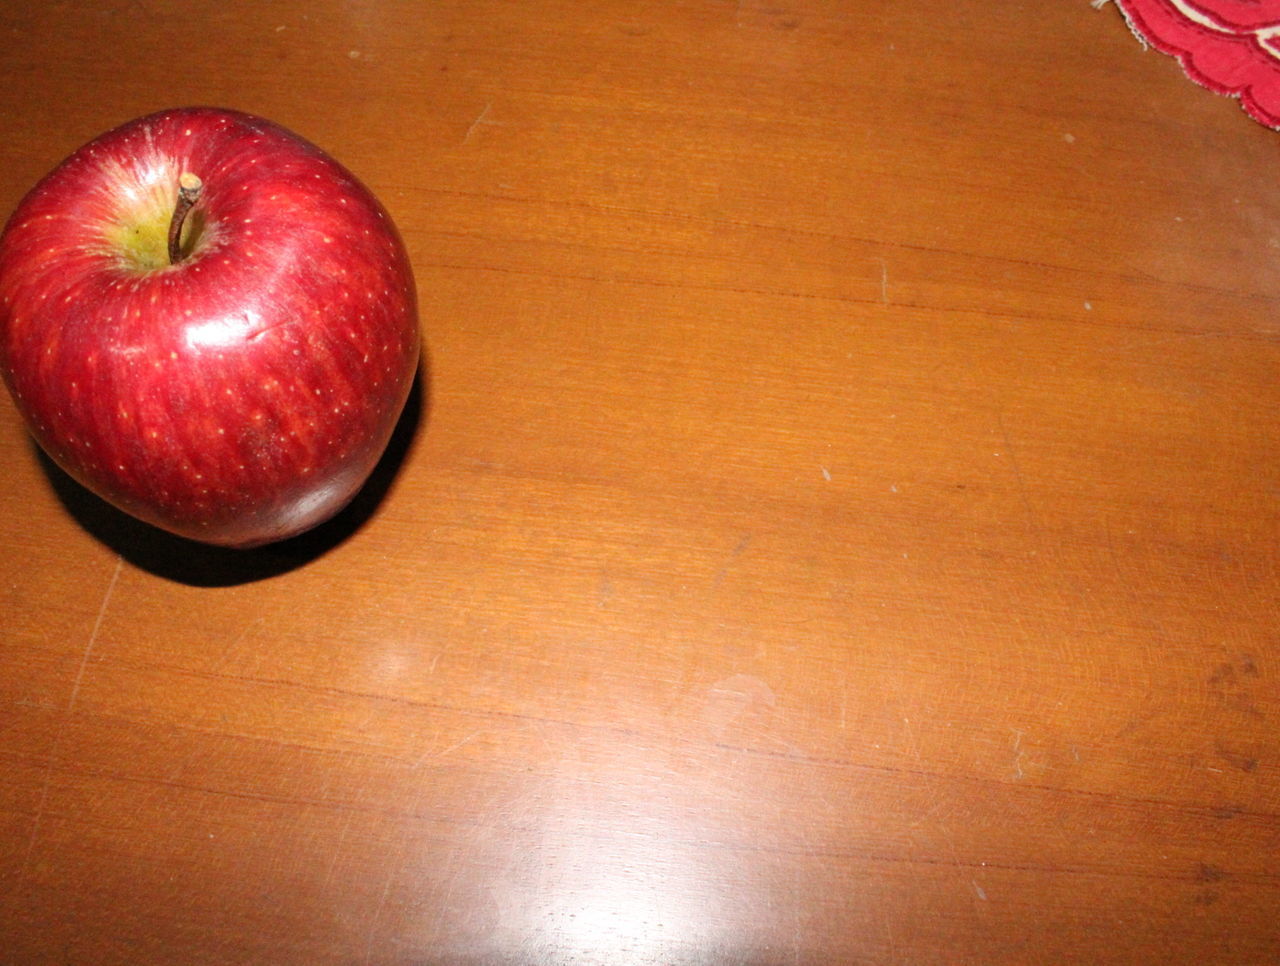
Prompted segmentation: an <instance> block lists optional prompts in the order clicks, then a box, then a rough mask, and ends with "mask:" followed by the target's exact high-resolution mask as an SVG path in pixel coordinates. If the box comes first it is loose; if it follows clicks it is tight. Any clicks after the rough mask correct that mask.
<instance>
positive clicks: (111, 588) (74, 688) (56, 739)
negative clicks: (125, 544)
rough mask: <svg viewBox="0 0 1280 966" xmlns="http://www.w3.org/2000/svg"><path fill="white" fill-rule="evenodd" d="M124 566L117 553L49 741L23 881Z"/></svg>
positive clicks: (23, 861) (23, 871)
mask: <svg viewBox="0 0 1280 966" xmlns="http://www.w3.org/2000/svg"><path fill="white" fill-rule="evenodd" d="M123 569H124V557H116V568H115V570H113V571H112V572H111V579H110V580H109V581H108V582H107V589H106V592H105V593H104V594H103V595H102V603H101V604H99V605H98V614H97V616H96V617H95V618H94V620H93V629H92V630H91V631H89V642H88V643H87V644H86V645H85V648H84V655H83V656H82V657H81V658H80V667H79V668H78V669H77V670H76V676H75V680H74V681H73V682H72V683H71V694H70V695H69V696H68V698H67V707H66V711H65V712H64V713H63V715H62V718H61V720H60V721H59V722H58V727H57V730H56V731H55V732H54V735H53V740H52V741H51V742H50V743H49V761H48V762H47V763H46V765H45V769H44V782H43V784H42V785H41V787H40V800H39V801H38V802H37V803H36V814H35V817H34V818H33V819H32V821H31V835H30V836H29V837H28V839H27V848H26V851H25V852H24V853H23V855H22V874H21V881H24V882H25V881H26V876H27V870H28V868H29V867H30V863H31V855H32V853H33V852H34V851H35V848H36V840H37V839H38V838H39V837H40V825H41V823H42V822H43V821H44V809H45V805H46V803H47V802H48V801H49V786H50V785H51V784H52V783H53V762H54V760H55V759H56V758H57V756H58V745H59V744H60V742H61V739H62V731H63V729H64V728H65V727H66V721H67V715H69V714H70V713H71V712H72V711H73V710H74V709H75V706H76V698H77V697H78V696H79V694H80V682H81V681H82V680H83V679H84V673H85V669H86V668H88V666H89V657H90V656H91V655H92V654H93V647H94V645H95V644H96V643H97V641H98V632H99V631H100V630H101V629H102V619H103V618H104V617H105V616H106V613H107V606H108V605H109V604H110V603H111V595H112V594H113V593H115V589H116V583H117V582H118V581H119V580H120V571H121V570H123Z"/></svg>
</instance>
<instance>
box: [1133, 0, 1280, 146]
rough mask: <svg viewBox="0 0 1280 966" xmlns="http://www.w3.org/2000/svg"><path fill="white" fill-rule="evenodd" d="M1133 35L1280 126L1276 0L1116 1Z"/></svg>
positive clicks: (1266, 121)
mask: <svg viewBox="0 0 1280 966" xmlns="http://www.w3.org/2000/svg"><path fill="white" fill-rule="evenodd" d="M1116 4H1117V5H1118V6H1119V7H1120V9H1121V10H1122V11H1124V15H1125V19H1126V20H1128V21H1129V26H1130V27H1131V28H1132V29H1133V31H1134V33H1135V34H1137V35H1138V37H1139V38H1140V39H1142V40H1144V41H1145V42H1147V43H1149V44H1151V46H1153V47H1155V48H1156V49H1157V50H1161V51H1163V52H1164V53H1166V54H1171V55H1173V56H1174V57H1177V58H1178V60H1179V61H1181V62H1182V68H1183V70H1185V71H1186V73H1187V76H1189V77H1191V78H1192V79H1193V80H1195V81H1196V82H1197V83H1199V84H1202V85H1203V86H1205V87H1207V88H1209V90H1211V91H1217V92H1218V93H1219V94H1227V95H1230V96H1232V97H1238V98H1240V103H1241V104H1243V105H1244V109H1245V110H1246V111H1248V112H1249V114H1250V115H1251V116H1252V117H1253V118H1255V119H1256V120H1258V121H1260V122H1261V123H1263V124H1265V125H1267V127H1270V128H1274V129H1276V130H1280V0H1116Z"/></svg>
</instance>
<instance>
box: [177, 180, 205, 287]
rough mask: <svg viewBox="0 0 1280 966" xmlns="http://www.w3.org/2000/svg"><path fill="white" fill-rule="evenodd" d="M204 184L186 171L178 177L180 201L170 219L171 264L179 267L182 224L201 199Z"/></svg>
mask: <svg viewBox="0 0 1280 966" xmlns="http://www.w3.org/2000/svg"><path fill="white" fill-rule="evenodd" d="M203 189H204V182H203V181H201V180H200V179H199V178H198V177H196V176H195V175H194V174H192V173H191V172H190V171H184V172H183V173H182V174H181V175H180V176H179V177H178V201H177V203H176V204H175V205H174V206H173V217H172V218H171V219H169V264H170V265H177V264H178V262H180V261H182V223H183V222H184V221H186V220H187V212H189V211H190V210H191V206H192V205H194V204H195V203H196V202H197V201H198V200H199V198H200V192H201V191H202V190H203Z"/></svg>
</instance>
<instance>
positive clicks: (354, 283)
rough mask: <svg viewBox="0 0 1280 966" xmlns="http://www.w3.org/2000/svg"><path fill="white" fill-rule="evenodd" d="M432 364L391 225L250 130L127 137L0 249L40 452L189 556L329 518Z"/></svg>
mask: <svg viewBox="0 0 1280 966" xmlns="http://www.w3.org/2000/svg"><path fill="white" fill-rule="evenodd" d="M180 182H181V185H182V190H181V191H180ZM188 209H189V211H188ZM171 229H172V230H173V231H172V234H173V235H174V238H173V239H172V242H173V244H170V238H169V236H170V234H171ZM418 352H419V341H418V329H417V317H416V303H415V294H414V284H413V273H412V270H411V269H410V266H409V261H408V258H407V257H406V255H405V251H404V246H403V244H402V243H401V241H400V237H399V235H398V234H397V232H396V230H395V227H394V226H393V225H392V223H391V219H390V217H388V215H387V213H386V211H385V210H384V209H383V208H382V206H381V205H380V204H379V203H378V201H377V200H376V199H375V198H374V197H373V195H372V194H371V193H370V192H369V190H368V189H367V188H365V187H364V186H363V185H362V184H361V183H360V182H359V181H358V180H356V178H355V177H354V176H353V175H352V174H351V173H350V172H348V171H347V170H346V169H345V168H343V167H342V166H341V165H340V164H338V163H337V162H336V161H334V160H333V159H332V158H330V157H328V156H327V155H326V154H325V153H324V152H322V151H321V150H320V149H319V148H317V147H315V146H314V145H312V144H310V143H308V142H307V141H304V140H303V139H302V138H300V137H298V136H297V135H295V134H292V133H290V132H289V131H286V130H285V129H283V128H281V127H279V126H277V125H275V124H272V123H271V122H269V121H265V120H262V119H261V118H257V117H253V116H250V115H248V114H241V113H238V112H235V111H226V110H214V109H211V108H185V109H178V110H170V111H163V112H161V113H158V114H152V115H150V116H148V117H143V118H139V119H137V120H134V121H131V122H129V123H127V124H125V125H123V126H121V127H119V128H116V129H115V130H113V131H110V132H108V133H106V134H104V135H102V136H101V137H99V138H97V139H96V140H94V141H91V142H90V143H89V144H87V145H85V146H84V147H82V148H81V149H80V150H78V151H76V152H75V153H74V154H73V155H71V157H69V158H68V159H67V160H66V161H64V162H63V163H62V164H61V165H59V166H58V167H57V168H56V169H55V170H54V171H53V172H52V173H50V174H49V175H48V176H47V177H45V178H44V180H42V181H41V182H40V183H39V184H37V185H36V186H35V188H33V189H32V191H31V193H30V194H28V195H27V197H26V198H25V199H23V201H22V203H21V204H20V205H19V206H18V209H17V211H16V212H14V214H13V216H12V217H11V218H10V220H9V223H8V225H7V226H6V228H5V230H4V234H3V236H0V370H2V371H3V375H4V379H5V381H6V383H7V384H8V387H9V390H10V392H11V393H12V395H13V399H14V402H15V403H16V404H17V407H18V409H19V411H20V412H21V413H22V415H23V417H24V418H25V420H26V422H27V425H28V427H29V429H30V430H31V433H32V435H33V436H34V437H35V438H36V440H37V441H38V442H39V444H40V445H41V447H43V448H44V450H45V452H47V453H48V454H49V455H50V457H52V458H53V460H54V461H56V462H57V463H58V465H59V466H61V467H62V468H63V469H64V470H66V471H67V472H68V473H69V474H70V475H71V476H72V477H74V478H75V479H77V480H79V481H80V482H81V483H82V484H84V485H85V486H86V487H88V488H89V489H91V490H93V491H94V492H95V493H97V494H98V495H99V496H101V497H103V498H105V499H106V500H108V501H110V502H111V503H113V504H115V505H116V506H118V507H120V508H121V509H123V510H125V511H127V512H128V513H131V514H133V515H134V516H137V517H139V518H141V519H143V520H146V521H148V522H149V523H152V524H155V525H156V526H159V527H163V528H164V529H166V530H169V531H171V532H173V533H177V534H180V535H182V536H185V537H191V538H194V539H196V540H202V541H205V542H208V543H215V544H222V545H226V546H236V547H248V546H255V545H258V544H263V543H268V542H270V541H273V540H280V539H283V538H285V537H289V536H292V535H294V534H297V533H300V532H301V531H303V530H306V529H308V528H310V527H313V526H315V525H316V524H318V523H321V522H323V521H324V520H326V519H328V518H329V517H331V516H333V514H335V513H336V512H338V510H340V509H341V508H342V507H343V506H344V505H345V504H346V503H347V502H348V501H349V500H350V499H351V498H352V497H353V496H354V495H355V493H356V492H357V490H359V488H360V486H361V485H362V484H363V483H364V482H365V480H366V479H367V478H368V476H369V474H370V472H371V471H372V469H373V467H374V464H375V463H376V462H377V460H378V458H379V456H380V455H381V454H382V452H383V450H384V449H385V447H386V445H387V441H388V440H389V438H390V436H391V431H392V429H393V428H394V426H395V423H396V420H397V418H398V417H399V415H400V412H401V410H402V408H403V407H404V403H405V400H406V398H407V396H408V393H409V389H410V385H411V383H412V381H413V378H414V374H415V371H416V368H417V362H418Z"/></svg>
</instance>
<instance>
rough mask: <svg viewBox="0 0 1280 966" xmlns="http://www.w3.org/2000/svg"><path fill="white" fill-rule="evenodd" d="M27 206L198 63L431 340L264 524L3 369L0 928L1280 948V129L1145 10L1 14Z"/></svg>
mask: <svg viewBox="0 0 1280 966" xmlns="http://www.w3.org/2000/svg"><path fill="white" fill-rule="evenodd" d="M0 28H2V29H3V36H4V38H5V39H4V43H3V44H0V76H3V77H4V78H5V83H4V84H3V85H0V123H2V130H3V139H2V142H0V207H3V210H4V211H5V212H7V211H9V210H11V209H12V207H13V206H14V205H15V204H16V203H17V201H18V199H19V198H20V197H21V195H22V194H23V193H24V192H25V191H26V190H27V188H29V187H30V185H31V184H33V183H34V182H35V180H36V179H37V178H39V177H40V176H41V175H42V174H44V173H45V172H46V171H47V170H49V169H50V168H51V167H52V166H53V165H54V164H55V163H56V162H57V161H58V160H60V159H61V158H62V157H63V156H64V155H66V154H67V153H69V152H70V151H71V150H72V149H74V148H75V147H77V146H78V145H79V144H81V143H83V142H84V141H86V140H88V139H89V138H91V137H93V136H95V135H96V134H98V133H100V132H101V131H104V130H106V129H107V128H109V127H112V126H114V125H115V124H117V123H120V122H122V121H124V120H126V119H128V118H130V117H133V116H136V115H139V114H142V113H146V112H148V111H151V110H156V109H159V108H162V107H168V106H174V105H178V104H183V103H215V104H221V105H226V106H234V107H239V108H241V109H244V110H248V111H252V112H255V113H259V114H262V115H265V116H267V117H270V118H273V119H274V120H277V121H279V122H280V123H282V124H285V125H286V126H288V127H290V128H292V129H294V130H296V131H298V132H299V133H301V134H303V135H304V136H306V137H308V138H310V139H312V140H314V141H316V142H317V143H319V144H321V145H322V146H323V147H325V148H326V149H328V150H329V151H330V152H331V153H333V154H334V155H335V156H336V157H338V158H339V159H341V160H342V161H343V162H344V163H346V164H347V165H348V166H349V167H351V168H352V169H353V170H355V171H356V172H357V173H358V174H359V175H360V176H361V177H362V178H363V179H364V180H365V181H366V182H367V183H368V184H369V185H370V186H371V187H372V188H373V189H374V191H375V192H376V193H377V194H378V195H379V196H380V197H381V198H382V200H383V201H384V203H385V204H386V205H387V207H388V208H389V209H390V210H391V211H392V213H393V215H394V217H395V219H396V220H397V222H398V224H399V226H400V228H401V230H402V232H403V234H404V236H405V239H406V242H407V245H408V248H409V250H410V254H411V257H412V260H413V264H414V268H415V271H416V275H417V282H418V287H419V290H420V293H421V323H422V329H423V332H424V336H425V340H426V343H427V347H428V357H427V360H426V363H425V365H424V369H423V373H422V379H421V389H420V392H419V393H418V394H417V395H416V396H415V399H414V401H413V403H412V405H411V407H410V411H409V413H408V415H407V416H406V419H405V420H404V422H403V423H402V425H401V429H400V432H399V433H398V435H397V437H396V439H395V441H394V442H393V445H392V449H391V451H390V453H389V455H388V458H387V460H386V461H385V462H384V464H383V465H382V467H381V468H380V470H379V471H378V474H377V476H376V477H375V479H374V481H373V483H372V484H371V486H370V487H369V488H368V489H367V490H366V491H365V492H364V493H363V494H362V495H361V497H360V498H359V499H358V501H357V502H356V504H355V505H354V506H353V507H352V509H351V510H350V511H349V512H348V513H346V514H344V515H343V516H342V517H341V518H339V519H338V520H337V521H336V522H335V523H333V524H332V525H329V526H327V527H324V528H322V529H321V530H319V531H317V532H314V533H313V534H311V535H310V536H308V537H304V538H302V539H300V540H297V541H294V542H291V543H287V544H284V545H280V546H276V547H273V548H267V549H264V550H260V551H254V552H244V553H235V552H229V551H216V550H210V549H202V548H200V547H197V546H194V545H187V544H184V543H182V542H180V541H178V540H176V539H170V538H167V537H166V536H164V535H162V534H160V533H158V532H154V531H151V530H148V529H147V528H146V527H144V526H142V525H140V524H134V523H132V522H131V521H130V520H128V519H126V518H124V517H123V516H121V515H119V514H118V513H116V512H115V511H113V510H111V509H109V508H107V507H106V506H105V505H103V504H100V503H98V502H97V501H96V500H95V499H94V498H92V497H90V496H88V495H87V494H86V493H85V492H83V491H81V490H80V489H79V488H78V487H76V485H74V484H72V483H70V482H68V481H67V479H66V478H65V477H63V476H61V475H60V473H59V472H58V471H55V470H53V469H51V468H50V466H49V465H48V464H47V463H43V462H42V461H41V460H40V459H39V458H38V457H37V455H36V453H35V451H34V449H33V447H32V445H31V443H30V442H29V441H28V438H27V437H26V435H25V433H24V430H23V428H22V425H21V424H20V421H19V419H18V417H17V414H16V412H15V410H14V408H13V406H12V405H11V404H10V402H9V401H8V399H7V398H6V399H3V400H2V403H0V465H3V466H4V468H5V473H6V479H5V484H4V487H3V490H2V492H0V546H2V547H3V549H4V554H3V559H2V560H0V641H2V644H0V732H2V734H3V742H2V743H0V936H2V937H3V940H2V941H0V942H2V944H3V948H2V949H0V960H3V962H5V963H14V964H45V963H58V964H63V963H72V964H117V963H119V964H124V963H129V964H170V963H172V964H204V963H228V964H230V963H237V964H239V963H253V964H365V963H368V964H406V966H407V964H454V963H460V964H505V963H511V964H517V963H537V964H582V963H600V964H621V966H628V964H702V963H706V964H720V963H728V964H749V966H765V964H792V963H865V964H869V963H877V964H878V963H885V964H889V963H896V964H957V963H964V964H1028V963H1053V964H1057V963H1067V962H1080V963H1144V962H1161V963H1197V964H1210V963H1212V964H1226V963H1242V964H1243V963H1248V964H1264V963H1274V962H1277V961H1280V926H1278V925H1277V922H1278V916H1277V913H1278V912H1280V861H1278V859H1280V814H1278V807H1280V775H1278V769H1280V739H1278V738H1277V731H1276V728H1277V724H1278V723H1280V689H1278V687H1277V682H1278V681H1280V630H1278V628H1280V582H1278V573H1277V572H1278V569H1280V552H1278V550H1277V534H1278V533H1280V509H1278V508H1280V442H1278V441H1277V434H1276V420H1277V411H1278V406H1280V381H1278V380H1277V374H1278V373H1280V318H1278V316H1277V309H1278V307H1280V302H1278V299H1280V269H1278V268H1277V265H1280V251H1278V250H1277V249H1280V186H1278V185H1277V177H1276V170H1277V168H1276V158H1277V149H1278V145H1280V141H1277V135H1276V134H1274V133H1272V132H1270V131H1267V130H1266V129H1264V128H1262V127H1261V126H1259V125H1257V124H1255V123H1253V122H1252V121H1250V120H1249V119H1248V118H1247V117H1246V116H1245V115H1244V114H1243V112H1241V111H1240V110H1239V108H1238V107H1237V106H1236V105H1234V104H1233V103H1231V102H1230V101H1228V100H1225V99H1222V98H1218V97H1215V96H1213V95H1211V94H1209V93H1207V92H1205V91H1203V90H1201V89H1200V88H1198V87H1196V86H1195V85H1193V84H1192V83H1190V82H1189V81H1188V80H1187V79H1186V78H1185V77H1184V76H1183V75H1182V73H1181V71H1180V70H1179V68H1178V66H1177V64H1176V63H1175V62H1174V61H1173V60H1171V59H1169V58H1166V57H1164V56H1161V55H1159V54H1156V53H1154V52H1148V53H1143V51H1142V49H1141V48H1140V47H1139V45H1138V44H1137V43H1135V41H1134V39H1133V37H1132V36H1130V34H1129V32H1128V31H1127V30H1126V29H1125V27H1124V25H1123V22H1122V21H1121V19H1120V17H1119V15H1118V14H1117V13H1116V11H1115V10H1114V8H1112V9H1104V10H1101V11H1097V10H1094V9H1092V8H1091V6H1090V4H1088V3H1086V2H1083V0H1080V2H1074V3H1066V2H1063V3H1031V4H990V3H981V2H978V0H965V2H959V3H957V2H951V0H928V2H917V3H910V4H906V3H903V4H880V3H874V4H873V3H860V4H859V3H837V2H833V0H828V2H820V0H795V2H794V3H786V4H781V5H773V4H768V3H761V2H756V3H752V2H737V3H735V2H730V0H716V2H713V0H688V2H683V3H639V2H631V3H627V2H621V0H599V2H594V3H581V2H574V0H559V2H556V0H546V2H543V0H537V2H522V3H514V2H497V0H485V2H441V3H434V4H393V3H389V2H378V0H369V2H360V3H339V2H331V0H321V2H314V0H313V2H301V0H286V2H281V3H278V4H247V3H227V2H209V3H203V4H202V3H187V4H177V5H168V4H160V3H156V2H133V3H124V2H121V3H106V4H99V5H83V4H39V3H28V4H17V3H13V4H9V5H7V9H6V11H5V12H4V13H3V15H2V19H0Z"/></svg>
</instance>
